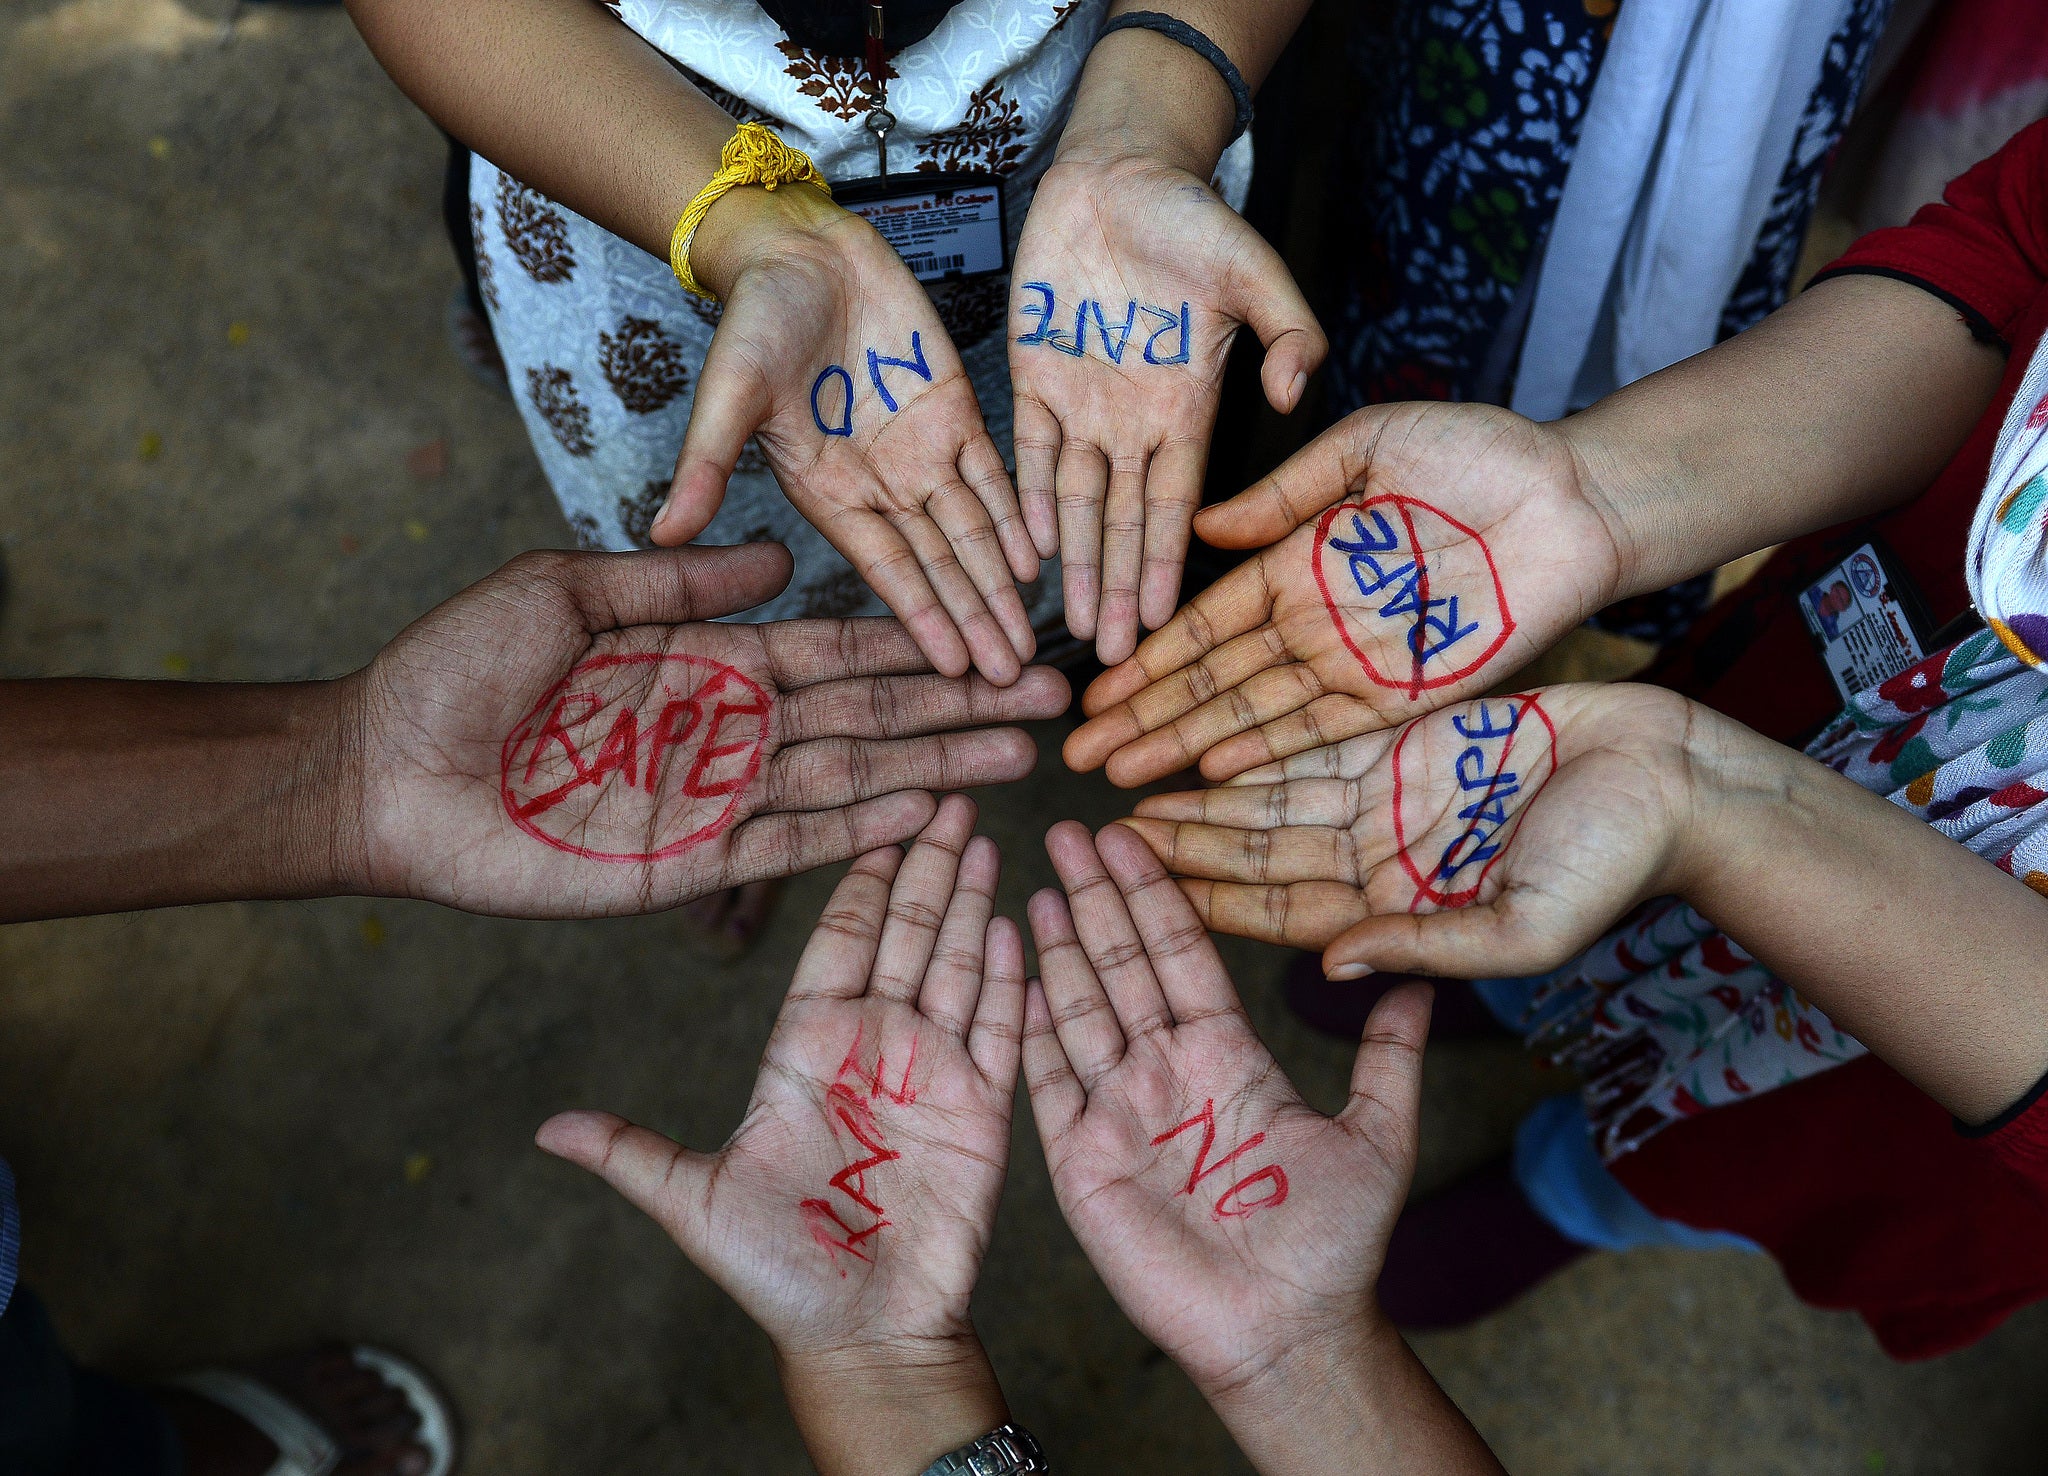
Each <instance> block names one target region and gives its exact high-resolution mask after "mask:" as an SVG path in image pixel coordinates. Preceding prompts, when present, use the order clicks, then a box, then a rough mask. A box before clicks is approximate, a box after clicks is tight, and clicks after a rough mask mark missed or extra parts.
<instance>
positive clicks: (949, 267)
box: [832, 174, 1009, 282]
mask: <svg viewBox="0 0 2048 1476" xmlns="http://www.w3.org/2000/svg"><path fill="white" fill-rule="evenodd" d="M832 196H833V198H834V199H835V200H837V201H838V202H839V203H840V204H842V205H844V206H845V207H846V208H847V209H848V210H851V211H852V212H853V213H854V214H856V215H858V216H860V217H861V218H862V219H863V220H865V221H866V222H867V223H868V224H869V225H871V226H873V227H874V228H875V229H876V230H877V231H879V232H880V233H881V236H882V239H883V240H885V241H887V242H888V243H889V244H890V245H891V246H893V247H895V248H896V254H897V255H898V256H900V257H902V258H903V264H904V265H905V266H907V267H909V268H910V271H911V274H912V275H913V276H915V277H916V278H917V280H918V281H920V282H938V281H943V280H944V279H946V278H948V277H979V276H985V275H987V274H988V273H990V272H1000V271H1002V270H1003V269H1004V267H1006V266H1007V265H1008V264H1009V263H1008V262H1007V261H1006V260H1005V257H1006V254H1007V253H1006V249H1005V248H1006V246H1007V241H1006V238H1005V237H1004V235H1003V184H1002V181H1001V180H999V179H997V178H995V177H994V176H993V175H988V176H980V175H914V174H911V175H905V174H892V175H890V176H888V178H886V179H863V180H856V181H854V182H853V183H851V184H847V185H838V184H835V185H834V186H833V187H832Z"/></svg>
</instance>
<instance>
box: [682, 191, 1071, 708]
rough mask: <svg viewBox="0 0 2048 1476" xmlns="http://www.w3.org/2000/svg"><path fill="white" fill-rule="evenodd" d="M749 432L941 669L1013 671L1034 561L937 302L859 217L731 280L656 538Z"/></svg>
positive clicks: (724, 474) (1023, 646) (700, 499)
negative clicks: (1021, 585)
mask: <svg viewBox="0 0 2048 1476" xmlns="http://www.w3.org/2000/svg"><path fill="white" fill-rule="evenodd" d="M749 436H754V437H755V438H756V439H757V440H758V442H759V444H760V447H761V449H762V451H763V452H764V453H766V455H767V458H768V464H769V466H770V467H771V468H772V469H773V470H774V472H775V476H776V480H777V481H779V482H780V483H781V484H782V489H783V491H784V492H785V493H786V494H787V495H788V497H789V500H790V502H791V503H792V504H793V505H794V506H795V507H796V509H797V510H798V511H799V512H801V513H802V514H803V515H804V516H805V517H806V518H808V519H809V520H810V521H811V522H812V524H814V525H815V526H816V527H817V529H818V531H819V532H820V533H822V534H823V535H824V536H825V538H826V539H827V540H828V541H829V542H830V543H831V544H832V546H833V547H834V548H836V549H838V550H839V552H840V553H842V554H843V555H845V557H846V559H847V561H848V562H849V563H851V564H852V565H853V567H854V568H855V569H856V570H858V571H859V572H860V574H861V577H862V578H864V579H866V580H867V582H868V583H869V585H870V586H872V587H873V589H874V591H875V593H876V594H877V595H879V596H880V597H881V599H882V600H883V602H884V603H886V604H887V605H888V607H889V608H890V609H891V610H893V611H894V612H895V613H896V615H897V616H898V617H899V618H900V619H901V620H902V621H903V623H904V625H905V626H906V627H907V628H908V629H909V630H910V633H911V634H912V635H913V636H915V637H916V639H917V642H918V645H919V646H920V647H921V648H922V649H923V650H924V652H925V654H926V656H927V657H929V658H930V660H931V663H932V665H933V666H934V667H936V668H937V669H938V670H939V671H941V672H944V673H945V674H947V675H949V676H957V675H959V674H960V673H962V672H964V671H966V670H967V669H968V666H969V665H970V663H971V664H972V665H973V666H975V667H976V668H978V669H979V670H980V671H981V672H982V674H983V675H985V676H986V677H988V679H989V680H990V681H993V682H995V683H997V684H999V685H1007V684H1008V683H1009V682H1011V681H1014V680H1015V679H1016V676H1017V672H1018V670H1019V668H1020V666H1021V665H1022V663H1023V662H1025V661H1027V660H1029V659H1030V657H1031V653H1032V651H1033V649H1034V644H1033V643H1034V639H1035V638H1034V636H1033V634H1032V630H1031V623H1030V620H1029V619H1028V618H1027V617H1026V615H1025V612H1024V602H1023V597H1022V596H1021V595H1020V594H1019V593H1018V590H1017V581H1019V580H1030V579H1034V578H1036V577H1037V574H1038V554H1037V552H1036V551H1035V550H1034V548H1033V547H1032V543H1031V538H1030V535H1029V534H1028V532H1027V531H1026V529H1025V526H1024V522H1023V519H1022V516H1021V515H1020V513H1019V510H1018V506H1017V496H1016V492H1015V490H1014V489H1013V488H1012V486H1011V484H1010V477H1009V473H1008V472H1007V471H1006V470H1005V469H1004V467H1003V460H1002V457H1001V456H1000V455H999V454H998V453H997V451H996V447H995V442H994V441H992V440H991V439H990V438H989V434H988V429H987V427H986V426H985V425H984V424H983V423H982V418H981V407H980V405H979V403H978V402H977V401H976V400H975V398H974V388H973V386H972V385H971V384H970V383H969V382H968V379H967V373H966V370H965V369H964V368H962V366H961V363H960V356H959V354H958V353H957V352H956V351H955V350H954V347H953V342H952V340H951V339H950V338H949V337H947V334H946V330H945V327H944V326H943V325H942V324H941V323H940V321H939V316H938V313H937V310H936V309H934V308H933V306H932V302H931V299H930V297H928V296H927V295H926V293H925V291H924V289H923V288H922V287H921V286H919V285H918V282H917V279H916V278H915V277H913V276H912V275H911V274H910V271H909V269H908V268H906V267H905V266H904V265H903V262H902V259H901V258H900V257H898V256H897V255H896V253H895V252H894V251H893V250H891V249H890V247H889V245H888V243H886V242H885V241H883V240H882V238H881V237H880V236H878V235H877V234H876V233H875V231H874V230H873V228H871V227H870V226H869V225H868V224H867V223H866V222H865V221H863V220H861V219H860V218H859V217H857V216H853V215H850V214H846V213H844V212H841V213H840V214H839V216H838V217H837V219H836V220H835V222H834V223H833V224H831V225H830V226H829V227H828V228H826V229H825V230H823V231H822V232H821V233H820V234H819V235H817V236H815V237H813V236H809V235H798V236H794V237H792V238H791V239H790V240H788V241H787V242H786V243H785V245H784V246H783V247H782V249H780V250H778V251H777V252H775V253H774V254H772V255H769V256H767V257H765V258H763V259H761V260H758V261H756V262H754V263H752V264H750V265H749V266H748V267H747V268H746V269H745V270H743V271H742V272H741V273H740V274H739V276H738V278H737V279H736V280H735V281H734V283H733V286H732V289H731V292H730V294H729V295H728V297H727V299H726V305H725V312H724V314H723V316H722V317H721V318H720V320H719V324H718V331H717V333H716V335H715V336H714V337H713V338H712V340H711V349H710V352H709V353H708V354H707V355H706V357H705V361H704V373H703V375H702V377H701V379H700V381H699V388H698V392H697V400H696V404H695V406H694V408H693V410H692V412H691V418H690V428H689V431H688V433H687V435H686V436H685V438H684V441H683V449H682V454H681V457H680V458H679V459H678V461H677V463H676V480H675V487H674V489H673V492H672V494H671V501H670V504H669V506H668V507H667V508H666V509H664V511H663V513H662V516H661V517H660V518H659V519H658V520H657V522H656V523H655V525H654V529H653V536H654V538H655V540H656V541H657V542H659V543H665V544H672V543H682V542H686V541H687V540H689V539H691V538H694V537H696V536H697V534H698V533H700V532H702V531H703V529H704V527H705V526H706V525H707V524H708V523H709V522H710V521H711V518H712V516H713V515H714V514H715V513H716V512H717V511H718V507H719V504H720V502H721V500H722V499H723V498H724V496H725V486H726V483H727V482H728V481H729V480H730V479H731V477H732V473H733V468H734V466H735V465H736V464H737V463H738V461H739V457H740V453H741V451H742V449H743V448H744V447H745V445H746V442H747V438H748V437H749Z"/></svg>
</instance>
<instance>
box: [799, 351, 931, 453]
mask: <svg viewBox="0 0 2048 1476" xmlns="http://www.w3.org/2000/svg"><path fill="white" fill-rule="evenodd" d="M885 369H886V370H889V371H891V373H895V372H897V371H901V372H902V373H905V374H909V375H911V376H913V377H915V378H917V379H920V380H922V381H923V382H924V383H926V384H930V383H931V382H932V366H931V365H930V364H929V363H927V362H926V361H925V356H924V337H923V335H922V334H920V333H919V332H917V330H915V329H912V330H911V334H910V357H909V358H907V359H899V358H896V357H893V356H892V355H889V354H884V353H881V352H879V351H878V350H876V349H869V350H868V383H870V384H871V385H873V386H874V389H875V394H876V395H877V396H878V397H879V398H880V399H881V401H882V406H883V408H884V409H886V410H887V411H888V412H889V413H890V414H891V415H894V414H895V413H896V412H897V411H898V410H900V409H902V408H903V406H902V404H901V403H900V402H899V401H898V400H897V398H896V395H895V392H894V391H893V390H891V389H890V387H889V384H890V375H888V374H884V373H883V372H882V371H883V370H885ZM902 382H903V381H901V380H898V381H897V383H898V384H901V383H902ZM811 420H812V421H813V422H814V423H815V424H816V425H817V427H818V429H819V430H821V431H823V432H824V433H825V434H826V435H828V436H850V435H852V434H853V376H852V375H851V374H849V373H848V372H847V370H846V366H845V365H843V364H827V365H826V366H825V367H824V368H823V369H821V370H820V371H819V372H818V377H817V378H816V379H814V380H812V381H811Z"/></svg>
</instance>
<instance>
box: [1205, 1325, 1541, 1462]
mask: <svg viewBox="0 0 2048 1476" xmlns="http://www.w3.org/2000/svg"><path fill="white" fill-rule="evenodd" d="M1209 1402H1210V1404H1211V1405H1212V1406H1213V1407H1214V1408H1215V1410H1216V1413H1217V1414H1218V1415H1219V1416H1220V1417H1221V1418H1222V1420H1223V1422H1224V1424H1225V1425H1226V1426H1228V1427H1229V1430H1230V1433H1231V1437H1232V1438H1233V1439H1234V1440H1236V1441H1237V1443H1238V1446H1239V1448H1240V1449H1242V1450H1243V1451H1244V1453H1245V1455H1246V1456H1247V1457H1249V1458H1250V1460H1251V1462H1252V1464H1253V1465H1254V1466H1256V1467H1257V1468H1258V1469H1259V1471H1260V1472H1261V1473H1262V1476H1376V1473H1381V1472H1384V1473H1388V1476H1395V1473H1399V1476H1410V1473H1417V1472H1424V1473H1426V1472H1443V1473H1453V1472H1457V1473H1466V1472H1470V1473H1480V1472H1498V1471H1499V1470H1500V1469H1501V1467H1500V1463H1499V1462H1498V1461H1497V1460H1495V1459H1494V1456H1493V1452H1492V1451H1490V1450H1488V1449H1487V1448H1486V1442H1485V1441H1483V1440H1481V1439H1480V1438H1479V1433H1478V1432H1477V1431H1476V1430H1474V1429H1473V1428H1472V1425H1471V1422H1470V1421H1468V1420H1467V1419H1466V1418H1465V1416H1464V1414H1463V1413H1462V1412H1460V1411H1459V1409H1458V1407H1457V1406H1456V1405H1455V1404H1453V1403H1451V1401H1450V1398H1449V1397H1448V1396H1447V1395H1446V1394H1445V1393H1444V1391H1443V1390H1442V1389H1440V1388H1439V1387H1437V1382H1436V1380H1435V1379H1433V1378H1431V1377H1430V1374H1429V1370H1428V1369H1426V1368H1424V1367H1423V1366H1422V1361H1421V1360H1420V1359H1418V1358H1417V1357H1416V1356H1415V1354H1414V1352H1413V1351H1411V1350H1410V1349H1409V1347H1408V1345H1407V1343H1406V1342H1404V1341H1403V1340H1402V1338H1401V1335H1400V1333H1399V1332H1397V1331H1396V1330H1395V1329H1394V1327H1393V1326H1392V1325H1391V1324H1389V1323H1388V1322H1386V1321H1385V1319H1383V1318H1380V1317H1378V1316H1375V1317H1373V1318H1372V1319H1371V1321H1370V1322H1369V1323H1362V1324H1361V1325H1360V1326H1359V1327H1357V1328H1356V1329H1352V1330H1350V1331H1349V1332H1348V1333H1347V1335H1346V1336H1345V1337H1344V1338H1342V1339H1338V1340H1335V1341H1332V1342H1328V1343H1318V1342H1316V1341H1314V1340H1305V1341H1303V1342H1301V1343H1298V1344H1297V1345H1295V1346H1294V1347H1293V1348H1291V1349H1290V1351H1289V1358H1288V1362H1287V1364H1286V1366H1284V1367H1278V1368H1274V1369H1269V1370H1267V1371H1266V1372H1265V1373H1263V1374H1262V1375H1261V1376H1260V1378H1259V1379H1258V1380H1257V1381H1256V1382H1255V1383H1254V1384H1252V1385H1250V1386H1247V1387H1244V1388H1239V1389H1234V1390H1231V1391H1228V1392H1218V1393H1215V1394H1213V1395H1211V1396H1210V1400H1209Z"/></svg>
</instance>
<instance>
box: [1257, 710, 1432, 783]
mask: <svg viewBox="0 0 2048 1476" xmlns="http://www.w3.org/2000/svg"><path fill="white" fill-rule="evenodd" d="M1268 726H1269V727H1270V726H1271V725H1270V724H1268ZM1399 732H1400V730H1399V729H1398V728H1382V729H1380V730H1379V731H1378V732H1376V733H1359V734H1354V735H1353V736H1352V737H1349V738H1345V739H1341V740H1339V741H1338V742H1335V743H1326V744H1323V745H1321V746H1320V747H1317V748H1311V749H1308V750H1306V751H1304V752H1301V753H1296V754H1290V755H1288V756H1287V757H1286V758H1284V759H1274V760H1273V761H1272V762H1270V763H1264V764H1260V765H1259V766H1258V767H1257V768H1254V769H1246V770H1245V771H1244V772H1243V773H1241V774H1236V775H1233V776H1232V777H1231V779H1230V781H1229V783H1228V784H1227V785H1226V786H1225V787H1226V788H1232V789H1235V788H1239V787H1243V788H1256V787H1258V786H1260V785H1267V784H1283V783H1284V784H1289V785H1292V784H1296V783H1305V784H1309V785H1319V784H1320V781H1322V780H1325V779H1343V780H1350V779H1361V778H1364V777H1365V776H1366V775H1368V774H1370V773H1371V772H1372V771H1373V769H1374V768H1375V767H1377V766H1378V765H1379V763H1380V760H1381V759H1383V758H1384V757H1385V756H1386V752H1387V750H1388V749H1389V748H1391V747H1392V746H1393V743H1394V739H1395V738H1396V737H1397V736H1399ZM1246 736H1248V737H1256V736H1257V735H1256V734H1248V735H1246ZM1361 793H1362V792H1361Z"/></svg>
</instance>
